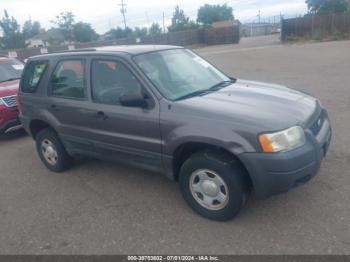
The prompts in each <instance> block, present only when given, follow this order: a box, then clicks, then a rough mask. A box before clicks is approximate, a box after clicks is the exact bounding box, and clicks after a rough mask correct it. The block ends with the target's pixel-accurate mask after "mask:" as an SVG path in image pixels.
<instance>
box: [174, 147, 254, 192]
mask: <svg viewBox="0 0 350 262" xmlns="http://www.w3.org/2000/svg"><path fill="white" fill-rule="evenodd" d="M204 150H211V151H215V152H219V153H222V154H224V155H226V156H227V157H229V158H231V159H233V160H235V162H236V163H238V165H240V167H241V168H242V169H243V171H244V174H245V180H246V181H245V182H246V183H247V185H248V186H249V187H252V186H253V182H252V179H251V176H250V174H249V172H248V169H247V168H246V166H245V165H244V163H243V161H242V160H241V159H240V158H239V156H238V154H236V153H235V152H232V150H229V149H227V148H225V147H223V146H221V145H220V146H218V145H215V144H211V143H205V142H186V143H183V144H181V145H179V146H178V147H177V148H176V149H175V151H174V153H173V158H172V172H173V176H174V179H175V181H178V180H179V174H180V168H181V166H182V165H183V163H184V162H185V161H186V160H187V159H188V158H189V157H190V156H191V155H193V154H195V153H198V152H200V151H204Z"/></svg>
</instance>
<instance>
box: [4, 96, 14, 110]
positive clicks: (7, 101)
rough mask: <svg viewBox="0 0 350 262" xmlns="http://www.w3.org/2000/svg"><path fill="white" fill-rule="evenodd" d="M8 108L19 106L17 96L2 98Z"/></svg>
mask: <svg viewBox="0 0 350 262" xmlns="http://www.w3.org/2000/svg"><path fill="white" fill-rule="evenodd" d="M2 100H3V101H4V102H5V105H6V106H7V107H15V106H17V101H16V96H5V97H3V98H2Z"/></svg>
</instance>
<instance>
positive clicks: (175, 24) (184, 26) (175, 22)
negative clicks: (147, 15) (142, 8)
mask: <svg viewBox="0 0 350 262" xmlns="http://www.w3.org/2000/svg"><path fill="white" fill-rule="evenodd" d="M198 27H199V25H198V24H197V23H196V22H194V21H191V20H190V18H189V17H187V16H186V15H185V12H184V10H182V9H180V7H179V6H176V7H175V11H174V13H173V17H172V19H171V26H169V27H168V30H169V32H177V31H185V30H191V29H195V28H198Z"/></svg>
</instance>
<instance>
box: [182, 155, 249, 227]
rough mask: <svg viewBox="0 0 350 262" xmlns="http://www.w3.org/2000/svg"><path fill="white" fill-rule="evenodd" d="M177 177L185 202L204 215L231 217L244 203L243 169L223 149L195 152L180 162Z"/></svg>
mask: <svg viewBox="0 0 350 262" xmlns="http://www.w3.org/2000/svg"><path fill="white" fill-rule="evenodd" d="M179 180H180V188H181V192H182V195H183V197H184V198H185V200H186V202H187V203H188V204H189V206H190V207H191V208H192V209H193V210H194V211H195V212H197V213H198V214H200V215H201V216H203V217H205V218H208V219H212V220H218V221H226V220H229V219H232V218H234V217H235V216H236V215H238V213H239V211H240V210H241V208H242V206H244V204H245V201H246V197H247V187H246V185H245V182H244V170H243V168H242V167H241V166H240V164H239V163H237V162H236V160H235V159H233V158H232V157H231V156H230V155H229V154H227V153H225V152H220V151H218V152H216V151H211V150H206V151H202V152H198V153H195V154H194V155H192V156H191V157H190V158H189V159H187V160H186V161H185V163H184V164H183V165H182V167H181V170H180V179H179Z"/></svg>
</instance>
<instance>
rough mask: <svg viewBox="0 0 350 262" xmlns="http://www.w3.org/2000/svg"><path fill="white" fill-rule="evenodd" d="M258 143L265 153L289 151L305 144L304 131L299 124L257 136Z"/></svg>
mask: <svg viewBox="0 0 350 262" xmlns="http://www.w3.org/2000/svg"><path fill="white" fill-rule="evenodd" d="M259 142H260V145H261V147H262V149H263V151H264V152H265V153H275V152H284V151H289V150H292V149H294V148H297V147H300V146H302V145H303V144H305V133H304V130H303V129H302V128H301V127H300V126H294V127H291V128H288V129H286V130H283V131H280V132H276V133H271V134H263V135H260V136H259Z"/></svg>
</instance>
